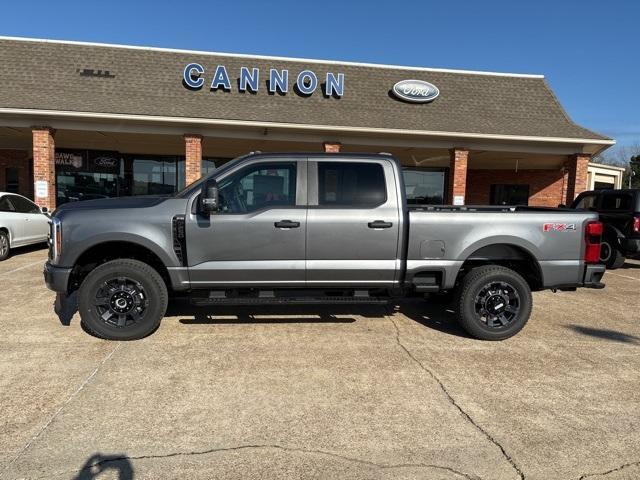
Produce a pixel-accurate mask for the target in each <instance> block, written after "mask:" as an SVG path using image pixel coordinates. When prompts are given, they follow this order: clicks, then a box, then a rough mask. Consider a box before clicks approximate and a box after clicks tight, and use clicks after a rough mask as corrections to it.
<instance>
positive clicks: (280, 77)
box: [269, 68, 289, 93]
mask: <svg viewBox="0 0 640 480" xmlns="http://www.w3.org/2000/svg"><path fill="white" fill-rule="evenodd" d="M288 89H289V70H282V72H278V71H277V70H276V69H275V68H272V69H271V70H269V93H276V91H277V90H280V92H282V93H287V90H288Z"/></svg>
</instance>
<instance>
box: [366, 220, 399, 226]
mask: <svg viewBox="0 0 640 480" xmlns="http://www.w3.org/2000/svg"><path fill="white" fill-rule="evenodd" d="M367 225H368V226H369V228H391V227H393V223H391V222H385V221H383V220H376V221H375V222H369V223H368V224H367Z"/></svg>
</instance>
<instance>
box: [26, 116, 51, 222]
mask: <svg viewBox="0 0 640 480" xmlns="http://www.w3.org/2000/svg"><path fill="white" fill-rule="evenodd" d="M31 131H32V135H33V185H34V188H33V198H34V200H35V202H36V203H37V204H38V205H40V206H41V207H47V208H48V209H49V210H50V211H52V210H54V209H55V208H56V163H55V150H56V144H55V141H54V139H53V136H54V135H55V130H53V129H52V128H49V127H32V129H31ZM40 182H45V184H46V188H43V184H41V183H40ZM38 185H41V188H38ZM39 190H40V191H39ZM45 190H46V191H45ZM38 193H45V195H42V196H40V195H38Z"/></svg>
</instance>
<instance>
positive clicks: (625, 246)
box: [571, 189, 640, 269]
mask: <svg viewBox="0 0 640 480" xmlns="http://www.w3.org/2000/svg"><path fill="white" fill-rule="evenodd" d="M571 208H575V209H579V210H587V211H590V212H598V213H599V214H600V221H601V222H602V223H603V225H604V234H603V237H602V247H601V251H600V261H601V262H602V263H604V264H605V265H606V266H607V268H610V269H616V268H620V267H621V266H622V265H624V261H625V258H626V257H637V256H638V255H640V189H627V190H593V191H588V192H582V193H581V194H580V195H578V197H577V198H576V199H575V201H574V202H573V204H572V205H571Z"/></svg>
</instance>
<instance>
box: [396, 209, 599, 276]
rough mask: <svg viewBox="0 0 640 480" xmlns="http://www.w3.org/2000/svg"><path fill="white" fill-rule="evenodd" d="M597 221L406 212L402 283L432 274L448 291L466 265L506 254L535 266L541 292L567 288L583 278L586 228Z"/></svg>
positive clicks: (494, 212) (483, 212) (527, 214)
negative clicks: (434, 272) (423, 273)
mask: <svg viewBox="0 0 640 480" xmlns="http://www.w3.org/2000/svg"><path fill="white" fill-rule="evenodd" d="M596 220H598V215H597V214H594V213H591V212H578V211H575V210H571V209H556V208H544V207H502V206H463V207H452V206H428V207H411V208H409V222H408V223H409V228H408V241H407V270H406V277H405V278H406V280H407V281H409V282H410V281H412V278H413V277H414V275H415V274H416V273H417V272H419V271H421V270H425V269H426V268H429V269H436V270H439V271H441V272H442V275H443V279H442V287H443V288H453V286H454V282H455V279H456V276H457V273H458V271H459V269H460V267H461V266H462V264H463V263H464V261H465V260H470V259H471V260H476V259H477V260H483V259H489V258H491V257H492V256H496V257H497V256H500V257H502V258H504V257H505V255H507V258H509V257H510V256H511V257H513V258H514V259H516V258H525V259H529V260H531V261H532V262H535V263H536V265H539V268H540V273H541V277H542V280H543V286H544V287H546V288H553V287H556V286H562V285H567V284H570V283H572V282H575V281H576V278H578V277H580V276H581V275H582V273H581V272H583V270H584V261H583V253H584V243H585V239H584V229H585V225H586V224H587V223H588V222H590V221H596ZM505 252H506V253H505Z"/></svg>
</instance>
